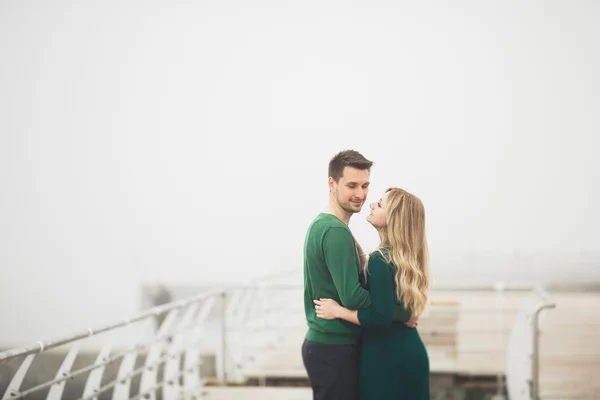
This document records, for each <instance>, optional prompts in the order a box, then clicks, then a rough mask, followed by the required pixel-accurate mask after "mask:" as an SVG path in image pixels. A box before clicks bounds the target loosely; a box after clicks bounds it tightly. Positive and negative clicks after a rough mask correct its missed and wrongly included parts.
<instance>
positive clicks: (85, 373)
mask: <svg viewBox="0 0 600 400" xmlns="http://www.w3.org/2000/svg"><path fill="white" fill-rule="evenodd" d="M486 289H487V290H490V289H496V291H497V293H498V304H497V307H494V310H490V309H484V308H481V309H464V310H460V312H461V313H466V314H469V313H471V314H476V313H480V312H485V311H493V312H498V313H499V314H498V315H499V316H498V318H504V316H503V315H502V313H503V312H504V304H503V300H502V299H503V296H504V293H505V292H506V291H510V290H513V291H520V292H523V291H524V290H527V291H529V292H530V294H531V295H530V297H529V298H528V299H527V301H525V302H523V304H522V305H521V306H520V307H519V310H518V312H517V318H516V319H515V322H514V324H513V325H512V328H510V329H509V332H506V331H505V328H504V325H502V326H501V327H488V326H478V327H477V328H475V329H471V330H470V332H471V333H477V334H486V333H494V332H496V333H499V334H501V335H502V336H504V335H506V334H508V336H509V338H508V341H507V343H504V344H505V345H506V350H505V351H506V370H505V371H501V372H499V373H498V387H499V388H500V387H501V386H503V379H504V376H506V390H507V392H508V394H509V395H510V399H511V400H521V399H534V400H538V397H539V396H538V394H539V366H538V359H539V345H538V341H537V336H538V334H539V322H538V318H539V315H540V312H541V310H543V309H545V308H550V307H554V303H552V301H551V300H550V298H549V296H548V294H547V293H546V292H545V291H543V290H541V289H539V288H535V289H533V290H531V288H530V289H526V288H524V287H512V288H511V287H507V286H504V285H502V286H501V287H498V286H497V285H496V286H495V287H490V286H488V287H460V288H459V287H438V288H437V290H456V291H469V290H486ZM302 298H303V294H302V286H301V285H298V284H285V283H274V284H272V283H269V282H263V283H255V284H249V285H243V286H239V287H230V288H228V290H223V289H220V290H213V291H210V292H208V293H204V294H200V295H197V296H192V297H189V298H186V299H183V300H179V301H175V302H173V303H170V304H166V305H163V306H159V307H155V308H152V309H150V310H148V311H146V312H143V313H141V314H139V315H137V316H135V317H133V318H131V319H128V320H125V321H120V322H118V323H115V324H111V325H107V326H103V327H99V328H98V329H87V330H84V331H82V332H80V333H76V334H74V335H70V336H67V337H64V338H61V339H59V340H55V341H47V342H37V343H36V344H34V345H31V346H27V347H23V348H18V349H13V350H9V351H6V352H3V353H0V363H3V362H4V363H7V362H8V363H13V365H16V364H17V363H18V364H19V365H18V368H16V370H15V372H14V374H13V376H12V379H11V381H10V384H9V386H8V388H7V390H6V391H5V393H4V396H3V398H2V399H3V400H12V399H20V398H25V396H28V395H33V394H34V393H37V394H38V395H39V396H42V397H39V398H43V396H46V398H47V399H61V398H69V399H71V398H79V399H85V400H92V399H95V398H97V397H98V396H99V395H100V394H103V393H107V392H108V393H109V394H110V393H111V392H112V396H111V398H112V399H113V400H121V399H139V398H145V399H149V400H154V399H155V398H156V396H157V394H158V393H159V392H160V394H161V395H162V398H163V399H166V400H168V399H180V398H184V399H190V400H191V399H198V398H201V397H202V387H203V384H204V380H203V377H201V374H200V366H201V363H200V348H201V343H202V342H203V340H207V339H210V340H212V341H213V342H214V339H215V338H214V336H218V340H217V341H216V343H217V346H216V348H214V349H213V350H214V353H215V358H216V360H215V361H216V365H215V368H216V375H217V379H218V380H220V381H221V382H224V383H227V382H231V381H237V382H241V381H243V380H244V371H245V370H246V369H247V368H249V367H251V366H252V365H253V363H255V362H256V361H257V360H258V359H259V358H260V356H261V355H264V354H266V353H267V350H269V349H272V348H275V347H277V346H278V345H279V343H280V342H281V340H282V339H283V338H284V337H285V336H286V334H287V333H288V332H290V331H298V330H299V329H302V330H304V329H305V326H306V325H305V320H304V310H303V302H302ZM214 311H218V317H217V318H215V319H212V320H210V319H209V315H210V314H211V312H212V313H214ZM160 316H164V317H165V318H164V322H163V323H162V324H161V325H160V327H158V329H157V327H156V319H157V317H160ZM423 325H424V329H420V332H421V334H423V335H426V334H429V335H444V334H456V327H443V326H441V327H433V328H427V327H425V325H426V324H425V323H424V324H423ZM211 329H212V330H211ZM215 329H216V332H219V333H218V335H214V332H215ZM117 334H120V336H121V337H120V338H119V337H117V336H119V335H117ZM207 336H213V337H207ZM123 337H124V338H125V339H126V340H123ZM90 339H98V340H97V343H96V349H97V351H96V353H97V355H96V358H95V361H93V362H91V363H89V364H88V365H85V366H84V367H81V368H78V369H74V365H75V360H76V358H77V356H78V354H79V353H80V352H81V350H82V349H83V348H85V347H86V344H87V345H88V347H89V343H87V341H89V340H90ZM210 340H209V341H210ZM124 344H127V345H128V346H125V345H124ZM67 346H68V349H67V351H66V355H65V356H64V359H63V361H62V363H61V365H60V367H58V368H57V369H56V370H55V375H54V376H53V377H52V378H50V379H47V380H45V381H44V382H42V383H37V384H35V385H30V387H24V385H23V383H24V379H25V377H26V376H27V374H28V372H29V371H30V366H31V363H32V361H33V359H34V357H35V356H36V355H38V354H40V353H47V352H49V351H51V350H52V349H55V348H59V347H60V348H64V347H67ZM463 351H466V352H473V353H477V352H479V353H484V354H485V353H489V352H490V351H493V350H490V349H464V350H463ZM113 365H114V366H115V367H114V368H117V369H118V370H117V371H116V372H115V371H113V373H112V375H111V373H109V371H108V368H110V366H113ZM114 368H113V369H114ZM159 370H160V371H161V372H162V373H161V374H159ZM111 376H112V377H111ZM204 378H206V377H204ZM74 379H79V384H80V386H81V387H80V392H79V394H77V396H75V397H65V396H66V393H65V386H66V384H68V382H70V381H72V380H74ZM136 379H137V381H138V382H136V384H135V385H134V384H133V381H134V380H136ZM0 394H1V393H0ZM71 396H72V395H71ZM502 396H503V390H502V391H500V390H499V392H498V396H497V397H496V398H497V399H501V398H503V397H502Z"/></svg>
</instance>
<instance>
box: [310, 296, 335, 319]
mask: <svg viewBox="0 0 600 400" xmlns="http://www.w3.org/2000/svg"><path fill="white" fill-rule="evenodd" d="M313 302H314V303H315V304H316V305H315V311H316V312H317V317H319V318H322V319H336V318H339V312H340V310H341V309H342V307H341V306H340V305H339V304H338V303H337V302H336V301H335V300H331V299H319V300H313Z"/></svg>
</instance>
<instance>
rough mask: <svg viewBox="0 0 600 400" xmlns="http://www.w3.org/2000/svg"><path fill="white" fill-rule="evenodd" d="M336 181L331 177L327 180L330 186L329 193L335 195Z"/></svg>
mask: <svg viewBox="0 0 600 400" xmlns="http://www.w3.org/2000/svg"><path fill="white" fill-rule="evenodd" d="M335 185H336V182H335V179H333V178H332V177H329V178H328V179H327V186H329V193H333V192H334V191H335Z"/></svg>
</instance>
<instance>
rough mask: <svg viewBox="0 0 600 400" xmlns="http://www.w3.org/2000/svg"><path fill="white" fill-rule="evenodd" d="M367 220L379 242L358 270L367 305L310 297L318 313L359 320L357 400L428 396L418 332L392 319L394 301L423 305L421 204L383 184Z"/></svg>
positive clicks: (424, 399)
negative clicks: (354, 306) (352, 307)
mask: <svg viewBox="0 0 600 400" xmlns="http://www.w3.org/2000/svg"><path fill="white" fill-rule="evenodd" d="M370 208H371V214H369V216H368V217H367V221H369V222H370V223H371V225H373V226H374V227H375V228H376V229H377V231H378V232H379V237H380V239H381V243H380V245H379V247H378V248H377V249H376V250H375V251H374V252H373V253H372V254H371V256H370V258H369V262H368V264H367V266H366V268H365V269H364V270H363V271H362V273H361V275H362V276H361V282H363V283H364V284H365V286H366V288H367V289H368V290H369V292H370V294H371V306H369V307H367V308H365V309H362V310H359V311H353V310H348V309H346V308H344V307H342V306H340V305H339V304H338V303H336V302H335V301H334V300H331V299H320V300H315V304H316V313H317V316H318V317H320V318H324V319H334V318H340V319H343V320H346V321H349V322H352V323H354V324H357V325H360V326H361V327H362V328H363V330H362V336H361V345H360V346H361V347H360V365H359V381H358V384H359V390H360V399H361V400H387V399H389V400H401V399H407V400H429V358H428V356H427V351H426V350H425V346H424V345H423V342H422V341H421V337H420V336H419V333H418V331H417V330H416V329H414V328H409V327H407V326H406V325H405V324H404V323H401V322H392V315H393V311H394V304H395V303H396V302H401V303H402V304H403V305H404V307H406V308H407V309H409V310H410V311H411V312H412V314H413V315H421V313H422V312H423V310H424V309H425V306H426V304H427V291H428V288H429V282H430V277H429V255H428V250H427V240H426V237H425V209H424V207H423V203H421V200H419V198H417V197H416V196H414V195H412V194H410V193H408V192H406V191H405V190H402V189H398V188H392V189H388V190H387V191H386V193H385V194H384V195H383V196H382V197H381V200H379V201H378V202H377V203H373V204H371V205H370Z"/></svg>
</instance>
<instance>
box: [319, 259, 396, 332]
mask: <svg viewBox="0 0 600 400" xmlns="http://www.w3.org/2000/svg"><path fill="white" fill-rule="evenodd" d="M369 280H370V294H371V305H370V306H368V307H366V308H363V309H361V310H359V311H354V310H348V309H347V308H344V307H342V306H340V305H339V304H338V303H336V302H335V301H334V300H331V299H319V300H314V303H315V311H316V313H317V317H319V318H324V319H334V318H339V319H343V320H345V321H348V322H351V323H353V324H355V325H361V326H363V327H365V328H384V327H387V326H390V325H391V324H392V319H393V317H394V307H395V305H396V302H395V292H394V281H393V276H392V273H391V270H390V267H389V266H388V264H387V263H386V262H385V261H384V260H383V259H382V258H381V256H380V255H375V254H374V255H373V256H372V257H371V259H370V260H369Z"/></svg>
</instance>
